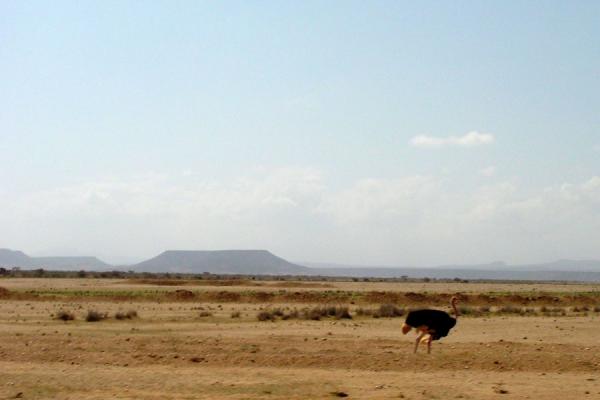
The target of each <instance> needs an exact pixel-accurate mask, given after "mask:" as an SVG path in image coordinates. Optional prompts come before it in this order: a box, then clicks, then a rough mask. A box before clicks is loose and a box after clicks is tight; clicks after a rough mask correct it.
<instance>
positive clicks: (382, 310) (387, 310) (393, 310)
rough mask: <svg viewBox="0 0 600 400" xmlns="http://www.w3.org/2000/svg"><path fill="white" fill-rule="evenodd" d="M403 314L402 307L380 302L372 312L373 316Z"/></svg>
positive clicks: (391, 316) (397, 315) (382, 316)
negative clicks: (377, 307)
mask: <svg viewBox="0 0 600 400" xmlns="http://www.w3.org/2000/svg"><path fill="white" fill-rule="evenodd" d="M403 315H404V309H403V308H398V307H396V306H395V305H394V304H382V305H380V306H379V309H378V310H377V311H375V312H374V313H373V317H374V318H380V317H381V318H394V317H401V316H403Z"/></svg>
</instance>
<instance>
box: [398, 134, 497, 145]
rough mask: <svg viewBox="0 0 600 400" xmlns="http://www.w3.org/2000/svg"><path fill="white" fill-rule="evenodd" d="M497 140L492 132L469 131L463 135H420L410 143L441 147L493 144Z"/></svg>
mask: <svg viewBox="0 0 600 400" xmlns="http://www.w3.org/2000/svg"><path fill="white" fill-rule="evenodd" d="M494 140H495V138H494V135H492V134H491V133H479V132H476V131H473V132H469V133H466V134H464V135H463V136H448V137H434V136H428V135H418V136H415V137H413V138H412V139H411V141H410V143H411V144H412V145H413V146H415V147H420V148H439V147H444V146H459V147H475V146H481V145H486V144H491V143H493V142H494Z"/></svg>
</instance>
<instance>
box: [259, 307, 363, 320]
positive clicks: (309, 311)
mask: <svg viewBox="0 0 600 400" xmlns="http://www.w3.org/2000/svg"><path fill="white" fill-rule="evenodd" d="M256 317H257V319H258V320H259V321H274V320H276V319H277V317H279V318H281V319H282V320H288V319H306V320H313V321H320V320H321V318H336V319H352V315H351V314H350V311H349V310H348V307H346V306H322V307H313V308H303V309H302V310H300V311H298V310H297V309H295V308H294V309H293V310H292V311H290V312H289V313H285V312H283V311H282V310H281V309H280V308H276V309H274V310H270V311H269V310H262V311H260V312H259V313H258V314H257V316H256Z"/></svg>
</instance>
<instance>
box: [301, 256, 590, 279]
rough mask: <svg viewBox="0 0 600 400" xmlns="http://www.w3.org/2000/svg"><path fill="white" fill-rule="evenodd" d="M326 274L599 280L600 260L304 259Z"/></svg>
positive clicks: (392, 276) (381, 276) (313, 267)
mask: <svg viewBox="0 0 600 400" xmlns="http://www.w3.org/2000/svg"><path fill="white" fill-rule="evenodd" d="M304 264H305V265H306V266H308V267H309V268H310V269H311V271H313V272H314V273H316V274H318V275H324V276H347V277H363V278H364V277H379V278H399V277H402V276H407V277H409V278H434V279H454V278H460V279H492V280H493V279H496V280H549V281H586V282H600V261H596V260H558V261H554V262H550V263H540V264H525V265H508V264H505V263H504V262H500V261H496V262H492V263H489V264H478V265H466V266H465V265H445V266H441V267H427V268H416V267H391V266H390V267H375V266H356V265H342V264H327V263H310V262H309V263H304Z"/></svg>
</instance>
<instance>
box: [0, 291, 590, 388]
mask: <svg viewBox="0 0 600 400" xmlns="http://www.w3.org/2000/svg"><path fill="white" fill-rule="evenodd" d="M266 284H267V285H266V287H269V285H268V284H269V283H268V282H267V283H266ZM327 284H331V282H327ZM336 285H344V286H343V287H339V289H340V290H357V291H359V290H367V291H370V290H397V291H401V292H402V291H411V292H412V291H414V292H420V291H427V292H432V293H435V292H442V293H446V292H462V293H489V292H499V291H502V292H511V291H518V292H525V291H529V292H531V293H535V292H548V293H565V292H569V293H578V292H586V293H587V292H597V291H598V290H599V289H600V288H598V287H597V286H593V285H581V286H579V285H561V286H558V285H557V286H552V285H544V286H536V285H524V286H523V285H515V286H511V285H507V284H503V285H494V284H490V286H486V285H483V284H474V285H473V286H469V284H460V283H457V284H444V285H446V286H444V287H439V286H436V284H413V283H411V284H406V286H403V284H394V286H393V287H392V286H389V287H385V288H382V287H381V285H386V284H385V283H373V284H372V285H373V286H369V284H368V283H363V282H361V283H342V284H338V283H333V286H334V288H338V287H337V286H336ZM348 285H350V286H351V287H350V288H349V286H348ZM410 285H412V286H410ZM414 285H419V286H420V288H417V287H416V286H414ZM453 285H454V286H453ZM475 285H477V286H475ZM0 286H2V287H4V288H7V289H9V290H10V291H11V292H14V291H17V292H18V291H27V290H34V289H39V290H46V289H56V288H58V289H61V290H71V291H73V293H80V292H81V291H85V290H95V291H97V290H104V289H105V290H112V289H115V290H116V289H119V290H120V289H122V288H123V287H127V288H129V289H131V290H134V289H135V290H137V289H139V290H147V289H148V287H149V286H150V285H148V284H131V283H130V282H123V281H116V280H91V279H80V280H77V279H70V280H58V279H52V280H50V279H2V280H0ZM300 286H301V285H300ZM465 286H467V287H466V288H465ZM150 287H151V286H150ZM236 287H237V286H236ZM236 287H229V288H228V290H236V289H235V288H236ZM237 288H238V289H237V290H248V287H244V286H243V285H241V286H239V287H237ZM158 289H160V290H169V291H173V290H176V289H177V288H176V287H162V286H161V287H160V288H158V287H151V290H158ZM188 289H189V287H188ZM534 289H535V290H534ZM194 290H213V288H212V287H201V288H194ZM277 290H282V289H281V288H278V289H277ZM289 290H298V288H292V289H289ZM303 290H323V288H320V287H318V286H317V287H312V288H303ZM328 290H331V288H329V289H328ZM63 293H64V292H63ZM594 298H597V297H594ZM277 306H281V307H286V304H277ZM289 306H290V307H292V306H294V307H295V306H298V304H290V305H289ZM266 307H269V304H261V303H256V302H251V303H234V302H226V303H222V304H220V303H206V302H204V303H197V302H194V301H192V302H190V301H179V302H155V301H110V299H107V301H97V300H95V299H94V300H86V299H85V296H83V297H82V296H79V295H77V296H72V298H69V296H65V298H63V299H61V300H59V301H57V300H56V299H49V300H40V299H37V300H35V301H31V300H26V299H25V300H18V299H11V298H5V299H0V398H2V399H4V398H7V399H8V398H24V399H112V398H115V399H321V398H323V399H328V398H330V399H333V398H337V397H341V396H343V395H344V394H346V395H348V398H355V399H366V398H369V399H401V398H404V399H505V398H506V399H526V398H529V399H538V398H544V399H571V398H590V399H593V398H600V376H599V374H598V371H599V370H600V335H598V331H599V328H600V313H595V312H589V313H587V315H583V314H579V315H578V316H559V317H542V316H526V317H521V316H492V317H477V318H473V317H461V318H460V320H459V323H458V325H457V327H456V328H455V329H454V330H453V331H452V332H451V334H450V335H449V336H448V337H447V338H444V339H443V340H442V341H440V342H434V348H433V353H432V354H431V355H427V354H426V353H425V352H420V353H418V354H412V346H413V340H414V336H413V335H407V336H402V334H401V332H400V326H401V324H402V318H391V319H390V318H379V319H374V318H370V317H355V318H354V319H352V320H334V319H324V320H321V321H305V320H287V321H281V320H278V321H277V322H259V321H257V320H256V314H257V312H258V311H259V309H261V308H266ZM355 307H356V306H355V305H352V306H351V310H354V308H355ZM88 309H95V310H98V311H101V312H108V313H109V315H114V313H115V312H117V311H119V310H121V311H127V310H130V309H133V310H136V311H137V312H138V313H139V318H138V319H133V320H116V319H114V318H109V319H107V320H104V321H99V322H85V320H84V317H85V314H86V312H87V310H88ZM59 310H68V311H72V312H74V314H75V315H76V317H77V318H76V320H75V321H68V322H63V321H58V320H55V319H53V318H52V317H51V315H56V313H57V312H58V311H59ZM200 312H205V313H207V314H212V315H210V316H206V317H200V316H199V313H200ZM232 312H239V313H240V318H231V313H232Z"/></svg>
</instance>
